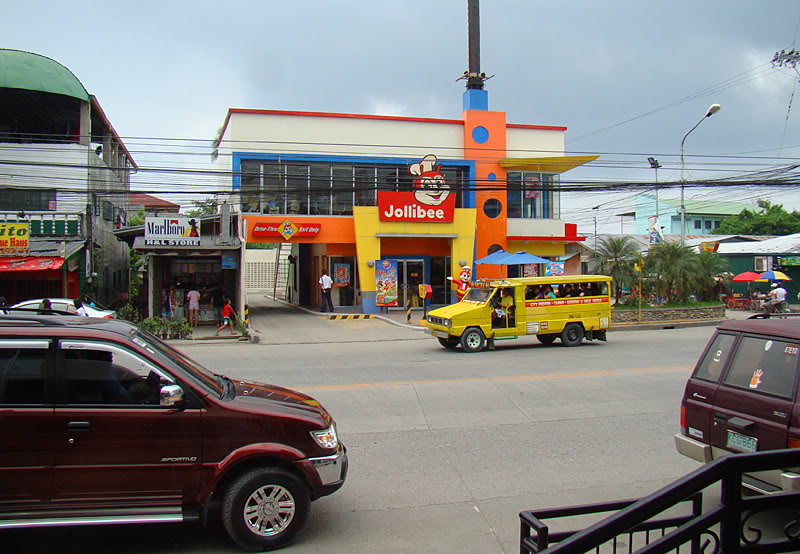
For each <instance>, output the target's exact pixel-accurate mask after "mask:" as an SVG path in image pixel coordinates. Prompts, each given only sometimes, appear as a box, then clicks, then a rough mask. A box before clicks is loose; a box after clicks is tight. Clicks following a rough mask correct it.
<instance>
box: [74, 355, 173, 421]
mask: <svg viewBox="0 0 800 554" xmlns="http://www.w3.org/2000/svg"><path fill="white" fill-rule="evenodd" d="M61 349H62V350H63V352H64V380H65V401H66V402H67V403H68V404H72V405H95V404H102V405H126V406H130V405H132V404H133V405H142V406H158V405H159V395H160V389H161V384H162V383H164V384H166V383H169V382H172V380H171V379H170V378H168V377H167V376H166V375H164V374H163V373H162V372H161V371H160V370H158V369H156V368H155V367H154V366H153V365H151V364H150V363H149V362H148V361H147V360H145V359H143V358H140V357H139V356H137V355H136V354H134V353H133V352H130V351H128V350H125V349H123V348H120V347H117V346H112V345H105V344H100V343H90V342H83V341H62V342H61Z"/></svg>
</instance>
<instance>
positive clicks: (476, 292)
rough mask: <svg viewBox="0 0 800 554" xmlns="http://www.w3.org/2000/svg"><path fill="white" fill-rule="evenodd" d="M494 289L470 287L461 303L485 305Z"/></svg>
mask: <svg viewBox="0 0 800 554" xmlns="http://www.w3.org/2000/svg"><path fill="white" fill-rule="evenodd" d="M493 290H494V289H490V288H482V287H470V288H469V290H468V291H467V294H466V295H465V296H464V299H463V300H462V302H474V303H476V304H485V303H486V301H487V300H489V297H490V296H491V295H492V291H493Z"/></svg>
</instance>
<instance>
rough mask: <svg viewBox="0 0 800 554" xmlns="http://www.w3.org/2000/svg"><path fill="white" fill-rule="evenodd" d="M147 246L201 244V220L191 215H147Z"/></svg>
mask: <svg viewBox="0 0 800 554" xmlns="http://www.w3.org/2000/svg"><path fill="white" fill-rule="evenodd" d="M144 243H145V245H147V246H200V222H199V221H197V220H196V219H194V218H190V217H146V218H145V220H144Z"/></svg>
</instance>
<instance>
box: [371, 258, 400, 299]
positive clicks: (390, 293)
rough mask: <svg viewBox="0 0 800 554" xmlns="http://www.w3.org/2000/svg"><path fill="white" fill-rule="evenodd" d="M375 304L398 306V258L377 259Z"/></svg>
mask: <svg viewBox="0 0 800 554" xmlns="http://www.w3.org/2000/svg"><path fill="white" fill-rule="evenodd" d="M375 304H376V305H378V306H397V260H375Z"/></svg>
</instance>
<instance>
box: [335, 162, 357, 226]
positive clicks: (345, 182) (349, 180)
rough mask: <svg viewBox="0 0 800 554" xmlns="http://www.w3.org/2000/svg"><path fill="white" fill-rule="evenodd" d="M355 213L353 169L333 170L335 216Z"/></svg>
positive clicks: (349, 167) (348, 167)
mask: <svg viewBox="0 0 800 554" xmlns="http://www.w3.org/2000/svg"><path fill="white" fill-rule="evenodd" d="M352 213H353V167H352V166H339V167H334V168H333V215H350V214H352Z"/></svg>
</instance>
